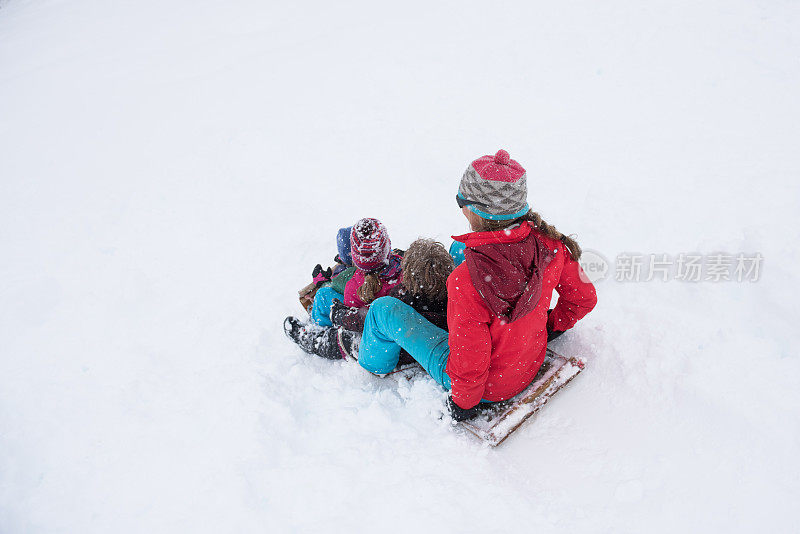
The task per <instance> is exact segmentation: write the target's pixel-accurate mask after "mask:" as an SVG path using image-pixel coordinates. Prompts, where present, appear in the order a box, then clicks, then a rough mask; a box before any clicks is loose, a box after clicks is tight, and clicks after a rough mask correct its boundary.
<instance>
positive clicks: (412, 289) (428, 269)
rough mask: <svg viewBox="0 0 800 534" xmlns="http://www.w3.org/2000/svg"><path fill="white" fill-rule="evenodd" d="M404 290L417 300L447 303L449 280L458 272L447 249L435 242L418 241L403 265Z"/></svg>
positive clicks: (408, 251)
mask: <svg viewBox="0 0 800 534" xmlns="http://www.w3.org/2000/svg"><path fill="white" fill-rule="evenodd" d="M401 267H402V269H403V286H404V287H405V288H406V289H407V290H408V291H409V293H411V294H412V295H414V296H415V297H423V298H427V299H430V300H445V299H447V277H448V276H450V273H452V272H453V269H455V264H454V263H453V258H452V257H451V256H450V253H449V252H447V250H446V249H445V248H444V245H442V244H441V243H439V242H438V241H434V240H433V239H423V238H420V239H417V240H416V241H414V242H413V243H411V245H409V247H408V250H407V251H406V253H405V255H403V261H402V263H401Z"/></svg>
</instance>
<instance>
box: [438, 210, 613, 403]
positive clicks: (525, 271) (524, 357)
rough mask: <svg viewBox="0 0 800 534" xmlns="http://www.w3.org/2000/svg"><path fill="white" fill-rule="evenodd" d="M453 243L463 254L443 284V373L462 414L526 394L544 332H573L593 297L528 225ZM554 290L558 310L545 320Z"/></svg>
mask: <svg viewBox="0 0 800 534" xmlns="http://www.w3.org/2000/svg"><path fill="white" fill-rule="evenodd" d="M453 239H455V240H457V241H461V242H463V243H464V244H465V245H466V246H467V249H466V251H465V258H466V259H465V261H464V262H463V263H462V264H461V265H459V266H458V267H457V268H456V269H455V270H454V271H453V272H452V274H451V275H450V277H449V278H448V279H447V294H448V300H447V324H448V325H449V327H450V334H449V340H448V341H449V345H450V357H449V359H448V362H447V369H446V370H447V374H448V376H449V377H450V380H451V383H452V396H453V401H455V403H456V404H457V405H459V406H460V407H462V408H465V409H468V408H471V407H473V406H475V405H476V404H478V403H479V402H480V401H481V399H485V400H488V401H501V400H506V399H509V398H511V397H513V396H514V395H516V394H518V393H520V392H521V391H522V390H523V389H525V387H526V386H527V385H528V384H529V383H530V382H531V380H533V377H534V376H535V375H536V373H537V371H538V370H539V367H541V365H542V362H543V361H544V356H545V351H546V349H547V327H548V326H549V327H550V329H551V330H567V329H569V328H572V326H573V325H574V324H575V323H576V322H577V321H578V319H580V318H582V317H583V316H584V315H586V314H587V313H589V312H590V311H591V310H592V308H594V306H595V304H596V303H597V295H596V293H595V289H594V286H593V285H592V284H591V282H584V281H582V280H581V277H580V274H581V268H580V266H579V265H578V262H576V261H575V260H573V259H572V257H571V256H570V254H569V250H568V249H567V247H566V246H564V244H563V243H561V242H560V241H557V240H555V239H551V238H549V237H547V236H545V235H544V234H543V233H541V232H540V231H539V230H536V229H535V227H534V226H533V225H532V223H529V222H524V223H522V224H521V225H520V226H517V227H515V228H512V229H506V230H500V231H497V232H473V233H470V234H465V235H462V236H453ZM584 278H585V277H584ZM554 289H555V290H556V291H557V292H558V295H559V297H558V303H557V304H556V307H555V309H554V310H553V311H552V312H551V314H550V317H549V319H548V315H547V310H548V309H549V307H550V299H551V298H552V295H553V290H554Z"/></svg>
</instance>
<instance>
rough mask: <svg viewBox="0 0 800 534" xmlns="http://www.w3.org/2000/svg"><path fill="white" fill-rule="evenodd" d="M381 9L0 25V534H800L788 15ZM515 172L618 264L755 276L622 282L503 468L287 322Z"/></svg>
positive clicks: (619, 7)
mask: <svg viewBox="0 0 800 534" xmlns="http://www.w3.org/2000/svg"><path fill="white" fill-rule="evenodd" d="M379 4H380V3H378V2H358V3H356V2H344V3H342V2H280V3H278V2H261V1H255V0H252V1H236V2H231V1H222V0H219V1H209V0H192V1H189V0H173V1H170V2H165V1H156V0H140V1H137V2H133V1H127V0H121V1H115V2H108V1H103V0H83V1H80V2H79V1H77V0H74V1H67V0H2V1H0V532H2V533H3V534H6V533H17V532H69V533H73V532H81V533H84V532H248V531H249V532H255V531H260V532H263V531H268V532H272V531H287V530H296V531H320V530H324V531H336V532H352V531H366V530H373V529H381V530H385V531H390V532H433V531H435V530H439V531H443V532H456V531H461V532H469V531H506V532H508V531H511V532H520V531H525V532H527V531H532V532H533V531H536V532H555V531H558V532H669V533H674V532H725V533H730V532H756V531H761V532H771V533H772V532H797V529H798V520H797V518H796V517H797V516H796V513H795V512H794V506H796V504H797V502H800V459H799V455H800V391H798V387H797V384H798V378H800V361H799V360H798V358H800V356H798V348H800V347H799V345H800V344H799V343H798V341H799V339H798V338H799V337H800V336H798V332H797V324H798V320H800V314H798V310H797V303H796V301H797V298H798V293H799V292H798V289H800V287H799V284H798V274H797V269H798V268H800V267H798V266H800V253H799V252H798V243H800V216H799V215H798V208H799V207H800V185H799V184H800V155H799V153H800V99H798V97H797V95H799V94H800V37H799V36H800V33H798V31H797V29H798V27H800V5H798V3H797V2H793V1H780V0H777V1H774V2H763V1H747V2H745V1H740V0H734V1H727V0H725V1H705V2H685V1H680V2H674V1H669V2H667V1H663V2H662V1H658V2H621V1H611V2H590V1H574V2H525V1H518V2H515V3H503V4H499V3H498V4H496V5H494V4H492V5H490V4H489V3H485V2H483V3H477V2H441V3H433V2H402V3H393V4H391V5H386V6H380V5H379ZM500 147H503V148H506V149H508V150H509V151H510V152H511V154H512V157H514V158H515V159H518V160H519V161H520V162H521V163H522V164H523V165H525V166H526V168H527V169H528V176H529V185H530V188H531V191H530V202H531V204H532V205H533V206H534V207H535V208H537V209H538V210H539V211H540V212H541V213H542V214H543V215H544V216H545V218H546V219H547V220H548V221H549V222H552V223H554V224H556V225H557V226H558V227H559V228H560V229H562V230H564V231H566V232H569V233H575V234H577V236H578V238H579V241H580V242H581V244H582V245H583V246H584V247H585V248H587V249H591V250H594V251H596V252H598V253H600V254H602V255H603V256H605V257H606V258H608V259H609V260H610V261H612V263H613V262H614V260H615V258H617V256H618V255H619V254H621V253H642V254H650V253H657V254H661V253H665V254H669V255H670V257H674V256H676V255H678V254H679V253H681V252H685V253H701V254H709V253H713V252H718V251H722V252H728V253H731V254H737V253H739V252H745V253H748V254H750V253H756V252H758V253H761V254H762V255H763V257H764V262H763V265H762V272H761V276H760V279H759V280H758V281H757V282H742V283H739V282H735V281H732V282H719V283H713V282H699V283H686V282H679V281H675V280H670V281H668V282H661V281H650V282H644V281H642V282H638V283H636V282H627V283H622V282H617V281H615V280H614V275H615V273H614V272H613V266H612V272H611V273H610V274H611V276H610V279H607V280H605V281H602V282H599V283H598V285H597V288H598V294H599V305H598V307H597V309H596V310H595V311H593V312H592V313H591V314H590V315H589V316H588V317H587V318H586V319H585V320H584V321H582V322H581V323H579V325H578V326H577V328H576V329H575V330H574V331H573V332H571V333H570V334H569V335H565V336H563V337H562V338H561V339H559V340H558V341H557V342H556V348H557V349H558V350H559V351H560V352H563V353H565V354H575V355H584V356H586V357H588V358H589V365H588V368H587V371H586V372H585V373H583V374H582V375H581V376H580V377H578V378H577V379H576V380H575V382H573V384H572V385H571V386H570V387H569V388H568V389H567V390H565V391H564V392H563V394H560V395H559V396H558V397H557V398H556V399H554V400H553V402H552V403H551V404H549V405H548V406H547V408H546V409H545V410H544V411H543V412H542V413H541V414H540V415H539V416H538V417H537V418H536V419H535V420H532V421H530V422H529V424H527V425H526V426H525V427H523V428H522V429H521V430H520V431H519V432H518V433H517V434H515V435H514V436H513V437H512V438H511V439H510V440H509V441H508V442H506V443H505V444H504V445H503V446H501V447H500V448H498V449H487V448H484V447H482V446H481V445H479V444H478V443H476V442H475V441H474V440H473V439H471V438H470V437H468V436H466V435H464V434H462V433H458V432H454V431H453V430H452V429H451V428H450V426H449V423H448V421H447V419H446V418H441V412H442V408H443V395H442V393H441V392H440V391H439V390H438V389H437V387H436V386H435V384H434V383H433V382H432V381H430V380H426V379H423V380H418V381H416V382H413V383H408V382H402V381H401V382H399V383H398V382H397V381H394V380H389V379H385V380H381V379H379V378H377V377H373V376H371V375H368V374H367V373H366V372H364V371H361V370H360V369H359V368H357V367H354V366H348V365H346V364H343V363H331V362H328V361H322V360H319V359H315V358H314V357H311V356H307V355H305V354H304V353H302V352H300V351H299V350H298V349H297V348H296V347H294V346H293V345H291V344H290V343H289V342H288V340H286V339H285V337H284V336H283V333H282V330H281V321H282V319H283V317H284V316H285V315H288V314H297V313H299V312H300V308H299V304H298V303H297V300H296V290H297V289H298V288H299V287H300V286H302V285H304V284H305V283H306V282H307V281H308V276H309V271H310V269H311V267H312V266H313V265H314V264H315V263H317V262H323V263H324V262H326V261H328V260H329V259H330V258H331V257H332V256H333V254H334V252H335V244H334V235H335V231H336V229H337V228H339V227H341V226H345V225H347V224H349V223H352V222H353V221H355V220H356V219H357V218H359V217H362V216H373V217H379V218H381V219H382V220H384V221H385V222H386V224H387V226H388V228H389V230H390V233H391V235H392V238H393V241H394V243H395V245H397V246H401V247H402V246H406V245H408V243H409V242H410V241H411V240H413V239H414V238H416V237H417V236H420V235H422V236H432V237H436V238H438V239H440V240H443V241H445V242H449V241H448V240H449V236H450V235H452V234H456V233H462V232H463V231H464V230H465V221H464V220H463V217H462V216H461V214H460V212H459V210H458V209H457V207H456V206H455V203H454V200H453V197H454V195H455V192H456V188H457V184H458V180H459V178H460V176H461V173H462V172H463V170H464V168H465V167H466V165H467V164H468V162H469V161H470V160H471V159H473V158H475V157H478V156H480V155H483V154H486V153H493V152H494V151H496V150H497V149H498V148H500ZM645 267H646V266H645ZM645 271H646V269H645Z"/></svg>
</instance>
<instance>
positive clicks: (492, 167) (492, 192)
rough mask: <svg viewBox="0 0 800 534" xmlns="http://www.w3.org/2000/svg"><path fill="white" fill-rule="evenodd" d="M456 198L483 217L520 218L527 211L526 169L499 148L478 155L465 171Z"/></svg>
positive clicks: (459, 203)
mask: <svg viewBox="0 0 800 534" xmlns="http://www.w3.org/2000/svg"><path fill="white" fill-rule="evenodd" d="M456 201H457V202H458V205H459V206H461V207H464V206H466V207H467V208H469V209H470V210H471V211H472V212H473V213H475V214H477V215H480V216H481V217H483V218H484V219H490V220H493V221H506V220H510V219H516V218H517V217H522V216H523V215H525V214H526V213H528V210H530V206H528V185H527V176H526V174H525V169H523V168H522V165H520V164H519V163H517V162H516V161H514V160H513V159H511V156H510V155H509V154H508V152H506V151H505V150H502V149H501V150H498V151H497V154H495V155H494V156H483V157H482V158H478V159H476V160H475V161H473V162H472V163H470V165H469V167H467V170H466V171H464V176H462V177H461V184H460V185H459V187H458V194H457V195H456Z"/></svg>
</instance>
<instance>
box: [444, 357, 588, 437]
mask: <svg viewBox="0 0 800 534" xmlns="http://www.w3.org/2000/svg"><path fill="white" fill-rule="evenodd" d="M585 365H586V360H585V359H583V358H567V357H565V356H561V355H560V354H557V353H555V352H553V351H551V350H550V349H547V355H546V356H545V360H544V363H543V364H542V368H541V369H540V370H539V373H538V374H537V375H536V378H534V380H533V382H532V383H531V384H530V385H529V386H528V387H527V388H525V390H524V391H523V392H522V393H520V394H519V395H517V396H516V397H514V398H513V399H510V400H507V401H504V402H498V403H492V404H487V405H486V407H485V408H482V409H481V410H480V415H478V416H476V417H475V418H473V419H471V420H469V421H463V422H461V423H459V424H460V425H461V426H462V427H464V428H465V429H467V430H468V431H469V432H471V433H472V434H474V435H475V436H477V437H478V438H480V439H481V440H482V441H484V442H485V443H487V444H489V445H491V446H492V447H496V446H498V445H500V444H501V443H503V441H504V440H505V439H506V438H507V437H508V436H510V435H511V434H512V433H513V432H514V431H515V430H516V429H518V428H519V427H520V426H521V425H522V423H524V422H525V420H526V419H528V418H529V417H531V416H532V415H533V414H535V413H536V412H538V411H539V410H541V409H542V407H543V406H544V405H545V404H547V401H548V400H550V398H551V397H552V396H553V395H554V394H555V393H556V391H558V390H559V389H561V388H563V387H564V386H566V385H567V384H568V383H569V382H570V381H571V380H572V379H573V378H575V376H577V374H578V373H580V372H581V371H583V368H584V367H585Z"/></svg>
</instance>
